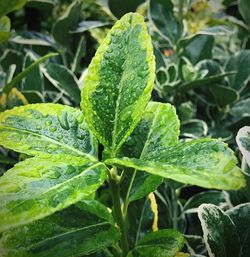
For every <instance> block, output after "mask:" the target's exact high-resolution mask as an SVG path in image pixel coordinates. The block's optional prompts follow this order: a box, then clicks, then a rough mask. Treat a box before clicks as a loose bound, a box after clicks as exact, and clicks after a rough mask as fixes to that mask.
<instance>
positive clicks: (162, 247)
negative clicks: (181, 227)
mask: <svg viewBox="0 0 250 257" xmlns="http://www.w3.org/2000/svg"><path fill="white" fill-rule="evenodd" d="M183 244H184V238H183V236H182V234H181V233H179V232H178V231H176V230H173V229H161V230H159V231H156V232H153V233H150V234H146V235H145V236H144V237H143V238H142V239H141V240H140V241H139V242H138V244H137V245H136V247H135V248H134V249H133V250H132V251H131V252H129V254H128V255H127V257H148V256H150V257H174V256H175V255H176V254H177V253H178V252H179V251H180V250H181V249H182V247H183Z"/></svg>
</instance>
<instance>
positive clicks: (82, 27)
mask: <svg viewBox="0 0 250 257" xmlns="http://www.w3.org/2000/svg"><path fill="white" fill-rule="evenodd" d="M107 25H110V22H103V21H81V22H80V23H79V24H78V26H77V28H76V29H75V30H72V31H70V33H82V32H85V31H88V30H91V29H95V28H100V27H104V26H107Z"/></svg>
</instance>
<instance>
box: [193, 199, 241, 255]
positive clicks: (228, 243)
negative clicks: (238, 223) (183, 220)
mask: <svg viewBox="0 0 250 257" xmlns="http://www.w3.org/2000/svg"><path fill="white" fill-rule="evenodd" d="M198 216H199V219H200V222H201V226H202V230H203V233H204V239H205V242H206V246H207V250H208V255H209V256H210V257H214V256H216V257H217V256H218V257H228V256H230V257H239V251H240V239H239V236H238V233H237V230H236V227H235V225H234V223H233V222H232V220H231V219H230V217H229V216H228V215H227V214H226V213H225V212H223V211H222V210H221V209H220V208H218V207H216V206H215V205H212V204H202V205H201V206H200V207H199V211H198Z"/></svg>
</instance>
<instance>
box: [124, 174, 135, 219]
mask: <svg viewBox="0 0 250 257" xmlns="http://www.w3.org/2000/svg"><path fill="white" fill-rule="evenodd" d="M136 173H137V170H135V171H134V173H133V176H132V178H131V180H130V183H129V187H128V191H127V194H126V198H125V201H124V207H123V215H124V217H125V220H126V217H127V212H128V205H129V196H130V192H131V189H132V186H133V183H134V180H135V176H136Z"/></svg>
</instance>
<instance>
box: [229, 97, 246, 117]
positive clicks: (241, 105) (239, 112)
mask: <svg viewBox="0 0 250 257" xmlns="http://www.w3.org/2000/svg"><path fill="white" fill-rule="evenodd" d="M249 106H250V98H246V99H243V100H240V101H237V102H236V103H235V104H234V105H232V107H231V110H230V113H231V114H232V115H233V116H235V117H244V116H250V109H249Z"/></svg>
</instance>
